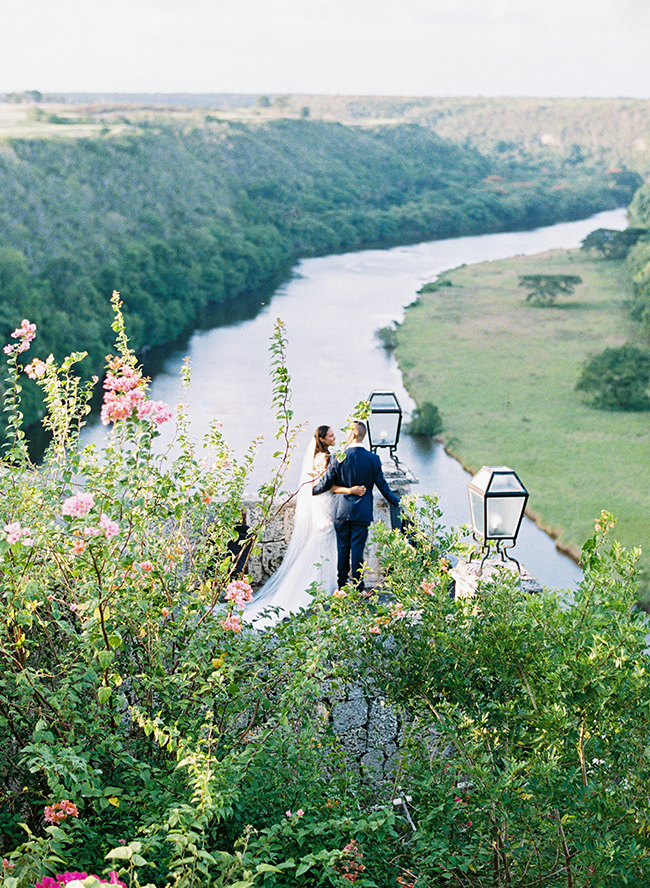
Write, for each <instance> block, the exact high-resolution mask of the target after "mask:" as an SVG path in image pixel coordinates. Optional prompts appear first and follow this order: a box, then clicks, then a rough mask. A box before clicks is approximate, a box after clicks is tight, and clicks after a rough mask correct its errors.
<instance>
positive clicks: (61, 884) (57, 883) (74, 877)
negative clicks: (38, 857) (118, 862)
mask: <svg viewBox="0 0 650 888" xmlns="http://www.w3.org/2000/svg"><path fill="white" fill-rule="evenodd" d="M108 876H109V881H108V882H107V881H106V879H100V878H99V876H95V875H94V874H92V873H91V874H90V878H93V879H97V881H98V882H99V884H100V885H121V886H122V888H126V885H125V884H124V882H120V880H119V879H118V878H117V873H115V872H112V873H109V874H108ZM87 878H89V874H88V873H68V872H65V873H57V876H56V878H55V879H53V878H52V877H51V876H45V878H44V879H43V881H42V882H37V883H36V885H35V886H34V888H66V886H70V888H80V886H81V885H83V884H84V879H87Z"/></svg>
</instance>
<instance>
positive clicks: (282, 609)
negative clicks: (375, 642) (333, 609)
mask: <svg viewBox="0 0 650 888" xmlns="http://www.w3.org/2000/svg"><path fill="white" fill-rule="evenodd" d="M327 462H328V456H327V454H325V453H317V454H316V455H314V446H312V445H310V447H309V448H308V451H307V453H306V455H305V459H304V460H303V465H302V470H301V473H300V489H299V491H298V494H297V497H296V511H295V518H294V529H293V533H292V535H291V540H290V542H289V545H288V547H287V551H286V554H285V556H284V558H283V560H282V564H281V565H280V567H279V568H278V569H277V570H276V571H275V573H274V574H272V576H271V577H269V579H268V580H267V581H266V583H265V584H264V585H263V586H262V588H261V589H260V590H259V592H258V593H257V594H256V595H255V597H254V598H253V600H252V601H251V602H249V603H248V604H247V605H246V607H245V609H244V612H243V614H242V619H243V620H244V621H245V622H246V623H251V624H252V625H253V627H254V628H255V629H264V628H266V627H268V626H274V625H276V623H278V622H280V620H282V619H284V618H285V617H288V616H290V615H291V614H295V613H297V612H298V611H299V610H302V609H303V608H306V607H308V606H309V604H310V603H311V601H312V598H313V595H312V592H313V591H314V589H313V586H314V584H316V586H317V587H318V589H319V590H324V591H325V592H326V593H328V594H331V593H332V592H333V591H334V590H335V589H336V533H335V531H334V523H333V512H334V496H335V494H333V493H330V492H327V493H321V494H319V495H318V496H312V492H311V491H312V487H313V478H314V475H321V474H322V473H323V472H324V471H325V469H326V468H327ZM269 608H279V610H278V611H277V613H276V612H275V611H273V612H270V613H266V614H265V613H264V612H265V611H267V610H268V609H269Z"/></svg>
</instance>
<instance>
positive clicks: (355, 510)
mask: <svg viewBox="0 0 650 888" xmlns="http://www.w3.org/2000/svg"><path fill="white" fill-rule="evenodd" d="M365 436H366V426H365V424H364V423H362V422H355V423H353V424H352V427H351V429H350V432H349V434H348V447H347V449H346V451H345V459H344V460H343V461H342V462H338V461H337V460H332V462H331V464H330V466H329V467H328V469H327V471H326V472H325V474H324V476H323V477H322V479H321V480H320V481H318V482H317V483H316V484H315V485H314V488H313V491H312V492H313V494H314V495H316V496H317V495H318V494H319V493H324V492H325V491H326V490H330V488H331V487H332V485H339V486H341V487H354V486H357V485H362V486H363V487H365V488H366V492H365V493H364V495H363V496H353V495H350V494H341V495H340V496H337V497H336V500H335V513H334V529H335V530H336V543H337V560H338V571H337V572H338V584H339V588H340V587H341V586H344V585H345V583H346V582H347V579H348V576H349V575H350V574H351V576H352V579H353V580H354V581H356V582H359V588H360V589H363V588H364V585H363V580H361V579H360V578H361V567H362V564H363V554H364V548H365V545H366V540H367V538H368V527H369V525H370V524H371V522H372V518H373V509H372V491H373V487H377V489H378V490H379V492H380V493H381V494H382V496H383V497H384V498H385V499H386V500H387V501H388V502H389V503H390V504H391V505H393V506H398V505H399V497H398V496H397V494H395V493H393V491H392V490H391V489H390V487H389V486H388V483H387V481H386V479H385V478H384V473H383V472H382V469H381V460H380V459H379V457H378V456H377V454H376V453H371V452H370V451H369V450H367V449H366V448H365V447H364V445H363V440H364V438H365Z"/></svg>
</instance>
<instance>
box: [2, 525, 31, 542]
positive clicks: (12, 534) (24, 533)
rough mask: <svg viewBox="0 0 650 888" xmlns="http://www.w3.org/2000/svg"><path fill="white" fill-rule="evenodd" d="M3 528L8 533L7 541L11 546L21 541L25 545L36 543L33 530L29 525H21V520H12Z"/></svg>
mask: <svg viewBox="0 0 650 888" xmlns="http://www.w3.org/2000/svg"><path fill="white" fill-rule="evenodd" d="M3 530H4V532H5V533H6V534H7V542H8V543H9V545H10V546H13V544H14V543H17V542H19V541H20V542H22V544H23V545H24V546H31V545H33V543H34V540H33V539H32V536H31V533H32V532H31V530H30V529H29V528H28V527H21V525H20V521H12V522H11V523H10V524H5V526H4V528H3Z"/></svg>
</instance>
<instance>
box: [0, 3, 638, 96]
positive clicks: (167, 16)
mask: <svg viewBox="0 0 650 888" xmlns="http://www.w3.org/2000/svg"><path fill="white" fill-rule="evenodd" d="M3 7H4V9H3V13H2V27H1V28H0V92H20V91H22V90H26V89H37V90H39V91H41V92H43V93H51V92H133V93H142V92H165V93H167V92H172V93H188V92H189V93H222V92H236V93H252V94H256V95H259V94H276V93H280V94H282V93H306V94H314V93H316V94H341V95H359V94H363V95H412V96H474V95H477V96H478V95H482V96H495V95H516V96H524V95H526V96H549V97H551V96H603V97H612V96H614V97H619V96H629V97H634V98H649V97H650V62H649V61H648V57H649V54H648V45H649V43H650V41H649V39H648V38H649V37H650V0H56V2H53V0H4V2H3Z"/></svg>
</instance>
